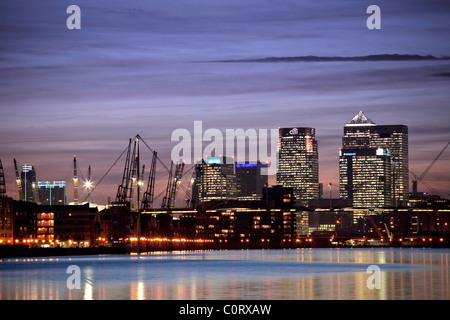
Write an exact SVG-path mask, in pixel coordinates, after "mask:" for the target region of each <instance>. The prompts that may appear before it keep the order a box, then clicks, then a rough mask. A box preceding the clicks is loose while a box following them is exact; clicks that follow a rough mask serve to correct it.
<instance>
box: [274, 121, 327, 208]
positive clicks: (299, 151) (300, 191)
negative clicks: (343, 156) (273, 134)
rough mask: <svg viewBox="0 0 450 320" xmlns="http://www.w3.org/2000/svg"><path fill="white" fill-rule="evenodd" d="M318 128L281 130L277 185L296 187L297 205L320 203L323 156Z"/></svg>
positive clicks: (294, 188)
mask: <svg viewBox="0 0 450 320" xmlns="http://www.w3.org/2000/svg"><path fill="white" fill-rule="evenodd" d="M315 131H316V130H315V129H314V128H280V129H279V140H278V153H279V161H278V171H277V184H278V185H281V186H284V187H292V188H293V190H294V197H295V199H296V203H297V204H307V203H308V200H311V199H318V198H319V196H320V191H319V155H318V152H317V140H316V134H315Z"/></svg>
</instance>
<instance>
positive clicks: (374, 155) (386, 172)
mask: <svg viewBox="0 0 450 320" xmlns="http://www.w3.org/2000/svg"><path fill="white" fill-rule="evenodd" d="M339 176H340V185H339V187H340V194H341V198H345V199H348V202H349V205H351V206H353V207H356V208H358V207H365V208H367V207H369V208H386V207H392V205H393V197H392V192H391V191H392V161H391V157H390V153H389V151H388V150H386V149H382V148H379V149H342V150H340V151H339Z"/></svg>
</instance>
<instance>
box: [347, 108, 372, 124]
mask: <svg viewBox="0 0 450 320" xmlns="http://www.w3.org/2000/svg"><path fill="white" fill-rule="evenodd" d="M374 125H375V122H373V121H372V120H370V119H369V118H368V117H367V116H366V115H365V114H364V112H362V111H360V112H358V114H357V115H356V116H354V117H353V119H352V120H350V121H349V122H347V124H346V126H374Z"/></svg>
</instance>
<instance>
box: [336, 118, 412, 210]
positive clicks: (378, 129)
mask: <svg viewBox="0 0 450 320" xmlns="http://www.w3.org/2000/svg"><path fill="white" fill-rule="evenodd" d="M379 149H382V150H383V153H384V155H383V156H381V155H380V154H381V151H378V155H377V154H376V153H377V150H379ZM358 150H359V151H358ZM362 150H366V151H364V152H363V151H362ZM370 150H371V151H370ZM340 153H341V155H340V184H341V187H340V192H341V198H344V199H349V205H353V203H352V198H351V197H350V195H351V193H352V191H351V190H352V189H354V188H356V185H352V179H353V178H354V176H355V175H358V174H359V173H360V172H359V171H357V170H358V169H356V167H355V168H351V167H350V163H351V162H350V161H348V160H349V158H348V156H345V155H344V154H353V153H355V155H353V156H352V157H356V158H357V159H358V160H354V161H358V163H359V164H361V165H362V163H363V162H364V161H362V160H363V159H365V157H369V158H370V157H378V162H379V164H380V163H381V162H380V161H381V158H380V157H388V158H386V159H384V160H383V161H382V162H383V163H384V166H385V168H384V169H383V171H384V172H386V175H385V177H384V178H380V179H382V180H383V179H384V180H385V181H384V183H385V185H384V186H383V188H386V187H388V186H390V187H389V193H390V197H391V198H392V200H391V201H387V202H385V206H389V203H391V204H390V205H393V206H398V205H401V204H403V203H406V202H407V201H408V192H409V183H408V176H409V170H408V127H407V126H405V125H377V124H375V123H374V122H373V121H372V120H370V119H369V118H368V117H367V116H366V115H365V114H364V113H363V112H362V111H360V112H359V113H358V114H357V115H356V116H355V117H354V118H353V119H352V120H351V121H350V122H348V123H347V124H346V125H345V127H344V136H343V138H342V150H341V152H340ZM374 154H375V155H374ZM346 157H347V160H345V159H344V158H346ZM356 158H355V159H356ZM387 159H389V161H387ZM388 162H389V163H388ZM343 166H347V167H346V168H344V167H343ZM388 167H391V168H388ZM372 170H375V169H374V168H372ZM377 170H381V169H377ZM365 172H366V173H367V180H366V181H365V182H364V181H362V182H361V183H363V184H360V185H359V187H363V186H366V187H368V188H369V187H370V186H372V185H371V182H370V179H373V178H374V177H373V176H371V175H375V176H377V175H378V174H379V172H380V171H370V170H369V171H368V169H367V168H366V170H365ZM389 172H391V174H389ZM352 175H353V177H352ZM380 188H381V187H380ZM388 197H389V196H388ZM388 197H387V198H388ZM387 198H386V199H387ZM380 201H381V200H380ZM381 202H383V201H381Z"/></svg>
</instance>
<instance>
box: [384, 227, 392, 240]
mask: <svg viewBox="0 0 450 320" xmlns="http://www.w3.org/2000/svg"><path fill="white" fill-rule="evenodd" d="M384 228H385V230H386V234H387V236H388V238H389V241H392V240H393V239H394V234H393V233H392V232H391V231H389V228H388V226H387V225H386V223H384Z"/></svg>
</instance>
